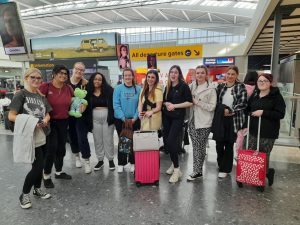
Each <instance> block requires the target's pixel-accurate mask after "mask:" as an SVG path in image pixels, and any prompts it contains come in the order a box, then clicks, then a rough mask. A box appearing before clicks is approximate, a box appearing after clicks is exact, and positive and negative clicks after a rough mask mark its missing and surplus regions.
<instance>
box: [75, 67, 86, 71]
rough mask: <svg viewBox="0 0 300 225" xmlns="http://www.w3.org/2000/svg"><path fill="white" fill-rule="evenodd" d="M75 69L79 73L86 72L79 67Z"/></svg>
mask: <svg viewBox="0 0 300 225" xmlns="http://www.w3.org/2000/svg"><path fill="white" fill-rule="evenodd" d="M74 69H75V70H77V71H80V72H84V69H80V68H77V67H75V68H74Z"/></svg>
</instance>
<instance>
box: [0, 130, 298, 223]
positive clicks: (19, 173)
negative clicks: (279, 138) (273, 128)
mask: <svg viewBox="0 0 300 225" xmlns="http://www.w3.org/2000/svg"><path fill="white" fill-rule="evenodd" d="M12 138H13V137H12V136H11V135H4V134H2V135H0V190H1V191H0V199H1V207H0V224H1V225H2V224H3V225H8V224H28V225H29V224H30V225H42V224H47V225H62V224H66V225H67V224H80V225H93V224H105V225H110V224H111V225H115V224H116V225H123V224H124V225H125V224H126V225H127V224H135V225H140V224H149V225H165V224H166V225H168V224H180V225H181V224H197V225H198V224H200V225H201V224H203V225H211V224H218V225H223V224H245V225H246V224H249V225H250V224H276V225H282V224H300V192H299V190H300V176H299V174H300V150H299V148H288V147H279V146H276V147H275V148H274V151H273V152H272V153H273V154H272V159H271V160H272V162H271V166H272V167H274V168H275V169H276V174H275V182H274V185H273V186H272V187H266V190H265V192H264V193H260V192H258V191H257V190H256V189H255V188H254V187H250V186H246V187H244V188H242V189H241V188H238V187H237V185H236V182H235V173H234V172H233V173H232V174H231V176H230V177H227V178H225V179H218V178H217V169H216V154H215V146H214V142H213V141H210V143H209V144H210V147H209V148H208V149H207V153H208V154H207V158H206V161H205V168H204V178H203V179H199V180H197V181H195V182H193V183H191V182H187V181H186V176H187V175H188V174H189V173H190V172H191V169H192V149H191V147H189V146H186V149H187V153H186V154H184V155H182V156H181V157H180V165H181V169H182V171H183V174H184V176H183V179H182V181H180V182H179V183H177V184H169V183H168V178H169V177H168V176H167V175H165V173H164V171H165V170H166V169H167V168H168V167H169V165H170V160H169V156H168V155H165V154H164V153H161V177H160V185H159V187H156V186H151V185H150V186H142V187H139V188H138V187H136V185H135V183H134V179H133V175H132V174H130V173H129V172H128V173H127V172H124V173H122V174H118V173H117V171H109V170H108V162H107V161H105V166H104V168H103V169H101V170H100V171H95V172H92V173H91V174H89V175H86V174H84V171H83V168H81V169H78V168H75V166H74V162H73V158H72V156H71V154H70V150H69V146H67V147H68V154H67V156H66V158H65V166H64V169H65V171H66V172H67V173H69V174H71V175H72V176H73V179H72V180H71V181H65V180H55V178H53V181H54V184H55V188H54V189H50V190H48V191H49V192H50V193H51V194H52V196H53V197H52V198H51V199H50V200H41V199H36V198H34V197H33V196H32V204H33V207H32V208H31V209H29V210H24V209H21V208H20V206H19V202H18V197H19V194H20V192H21V189H22V185H23V181H24V177H25V175H26V173H27V172H28V170H29V168H30V166H29V165H24V164H14V163H13V161H12ZM90 141H91V148H92V149H93V143H92V142H93V141H92V139H90ZM92 151H93V157H92V164H93V165H95V164H96V162H97V160H96V158H95V154H94V150H92ZM115 162H117V161H116V159H115Z"/></svg>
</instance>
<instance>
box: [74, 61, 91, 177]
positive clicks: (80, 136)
mask: <svg viewBox="0 0 300 225" xmlns="http://www.w3.org/2000/svg"><path fill="white" fill-rule="evenodd" d="M84 71H85V65H84V64H83V63H82V62H76V63H75V64H74V67H73V73H72V76H71V78H70V81H69V85H71V87H72V88H73V90H75V88H80V89H86V88H87V84H88V81H87V80H86V79H84ZM84 111H85V106H84V105H81V112H82V113H83V112H84ZM85 115H86V114H85V113H83V115H82V117H80V118H75V117H69V136H70V142H71V143H70V145H71V149H72V152H73V154H74V155H75V166H76V167H77V168H81V167H82V164H81V160H80V155H79V153H80V152H81V156H82V158H83V159H84V170H85V173H86V174H89V173H91V172H92V168H91V164H90V157H91V149H90V144H89V142H88V138H87V134H88V132H89V130H88V122H87V120H86V116H85Z"/></svg>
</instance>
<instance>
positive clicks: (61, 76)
mask: <svg viewBox="0 0 300 225" xmlns="http://www.w3.org/2000/svg"><path fill="white" fill-rule="evenodd" d="M67 79H68V73H67V71H66V70H64V69H62V70H60V71H59V72H58V73H57V74H54V78H53V80H55V81H56V82H58V83H64V82H66V81H67Z"/></svg>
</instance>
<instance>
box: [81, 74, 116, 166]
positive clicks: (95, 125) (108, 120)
mask: <svg viewBox="0 0 300 225" xmlns="http://www.w3.org/2000/svg"><path fill="white" fill-rule="evenodd" d="M87 91H88V95H87V100H88V106H87V109H86V113H87V120H88V123H89V130H92V131H93V136H94V144H95V152H96V154H97V156H98V163H97V165H96V166H95V167H94V170H95V171H96V170H100V169H101V168H102V167H103V165H104V162H103V160H104V155H105V156H106V158H107V159H108V162H109V169H110V170H114V169H115V164H114V138H113V136H114V110H113V102H112V97H113V88H112V87H111V86H110V85H109V84H108V83H107V81H106V79H105V77H104V75H103V74H102V73H99V72H96V73H94V74H92V76H91V78H90V79H89V83H88V87H87Z"/></svg>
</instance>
